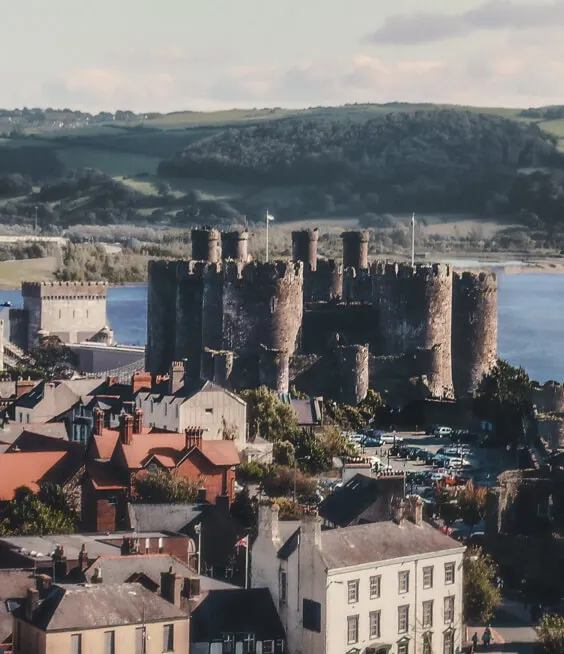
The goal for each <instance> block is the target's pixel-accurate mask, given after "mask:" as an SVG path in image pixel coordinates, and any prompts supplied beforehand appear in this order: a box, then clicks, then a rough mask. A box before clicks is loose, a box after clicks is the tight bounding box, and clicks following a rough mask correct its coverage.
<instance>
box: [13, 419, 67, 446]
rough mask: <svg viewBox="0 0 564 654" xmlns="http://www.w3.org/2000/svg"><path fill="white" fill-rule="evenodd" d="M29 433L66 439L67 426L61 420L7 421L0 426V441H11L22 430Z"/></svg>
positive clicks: (17, 436)
mask: <svg viewBox="0 0 564 654" xmlns="http://www.w3.org/2000/svg"><path fill="white" fill-rule="evenodd" d="M24 431H25V432H27V433H31V434H41V435H42V436H50V437H51V438H60V439H63V440H66V439H67V438H68V437H67V428H66V426H65V424H64V423H63V422H48V423H33V422H31V423H23V422H9V423H7V424H6V425H4V427H0V443H8V444H11V443H13V442H14V441H15V440H16V439H17V438H19V437H20V435H21V434H22V433H23V432H24Z"/></svg>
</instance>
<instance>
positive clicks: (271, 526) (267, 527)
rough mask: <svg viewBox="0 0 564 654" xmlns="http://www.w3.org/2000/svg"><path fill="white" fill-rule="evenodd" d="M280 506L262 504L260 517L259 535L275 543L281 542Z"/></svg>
mask: <svg viewBox="0 0 564 654" xmlns="http://www.w3.org/2000/svg"><path fill="white" fill-rule="evenodd" d="M279 511H280V507H279V506H278V504H272V505H269V504H260V505H259V515H258V535H259V536H260V537H263V538H266V539H267V540H270V541H272V542H274V543H276V542H278V541H280V526H279V522H278V512H279Z"/></svg>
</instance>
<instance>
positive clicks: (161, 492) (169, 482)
mask: <svg viewBox="0 0 564 654" xmlns="http://www.w3.org/2000/svg"><path fill="white" fill-rule="evenodd" d="M200 487H201V483H198V482H195V481H191V480H189V479H185V478H184V477H177V476H176V475H174V474H170V473H169V472H167V471H166V470H157V471H156V472H148V473H146V474H144V475H143V476H142V477H139V478H138V479H136V480H135V493H136V495H137V497H138V499H139V500H141V501H143V502H156V503H159V502H170V503H172V502H194V500H195V499H196V497H197V495H198V490H199V489H200Z"/></svg>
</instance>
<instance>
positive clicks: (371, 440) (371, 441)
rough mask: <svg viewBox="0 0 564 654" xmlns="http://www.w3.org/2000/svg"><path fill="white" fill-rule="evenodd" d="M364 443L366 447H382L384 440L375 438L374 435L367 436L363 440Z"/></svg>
mask: <svg viewBox="0 0 564 654" xmlns="http://www.w3.org/2000/svg"><path fill="white" fill-rule="evenodd" d="M362 445H363V446H364V447H382V440H381V439H380V438H375V437H374V436H367V437H366V438H365V439H364V440H363V441H362Z"/></svg>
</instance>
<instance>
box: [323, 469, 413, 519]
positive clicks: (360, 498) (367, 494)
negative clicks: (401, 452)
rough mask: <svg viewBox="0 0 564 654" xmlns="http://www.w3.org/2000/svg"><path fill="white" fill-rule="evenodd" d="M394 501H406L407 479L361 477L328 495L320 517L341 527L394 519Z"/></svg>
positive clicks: (399, 476)
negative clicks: (392, 512) (404, 499)
mask: <svg viewBox="0 0 564 654" xmlns="http://www.w3.org/2000/svg"><path fill="white" fill-rule="evenodd" d="M393 497H401V498H404V497H405V477H404V476H403V475H397V476H390V477H379V478H374V477H368V476H367V475H363V474H360V473H359V474H357V475H355V476H354V477H353V478H352V479H349V481H347V483H346V484H344V485H343V486H342V487H341V488H335V490H334V491H333V492H332V493H331V494H330V495H328V496H327V497H326V498H325V499H324V500H323V502H321V504H320V505H319V507H318V512H319V515H320V516H321V517H322V518H324V519H325V520H328V521H329V522H331V523H333V525H336V526H337V527H348V526H349V525H351V524H362V523H366V522H379V521H386V520H389V519H390V506H391V501H392V498H393Z"/></svg>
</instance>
